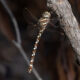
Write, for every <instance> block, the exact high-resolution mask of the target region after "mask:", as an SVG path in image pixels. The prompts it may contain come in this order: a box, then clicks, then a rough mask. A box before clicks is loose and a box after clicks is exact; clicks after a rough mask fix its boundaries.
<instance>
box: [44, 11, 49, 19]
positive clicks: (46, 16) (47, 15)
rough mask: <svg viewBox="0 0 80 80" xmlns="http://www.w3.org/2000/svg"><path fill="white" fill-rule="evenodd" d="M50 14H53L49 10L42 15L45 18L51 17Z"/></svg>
mask: <svg viewBox="0 0 80 80" xmlns="http://www.w3.org/2000/svg"><path fill="white" fill-rule="evenodd" d="M50 16H51V14H50V13H49V12H48V11H46V12H44V14H43V15H42V17H44V18H50Z"/></svg>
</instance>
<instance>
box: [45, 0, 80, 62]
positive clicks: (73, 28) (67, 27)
mask: <svg viewBox="0 0 80 80" xmlns="http://www.w3.org/2000/svg"><path fill="white" fill-rule="evenodd" d="M47 6H48V7H50V8H51V9H52V10H53V11H55V12H56V14H57V15H58V17H59V18H60V17H62V18H60V22H61V25H63V26H64V27H62V29H63V30H64V32H65V33H66V35H67V37H68V38H69V40H70V42H71V44H72V47H73V49H74V50H75V52H76V53H77V57H78V59H79V61H80V28H79V24H78V22H77V20H76V18H75V16H74V14H73V12H72V9H71V6H70V4H69V2H68V0H48V2H47Z"/></svg>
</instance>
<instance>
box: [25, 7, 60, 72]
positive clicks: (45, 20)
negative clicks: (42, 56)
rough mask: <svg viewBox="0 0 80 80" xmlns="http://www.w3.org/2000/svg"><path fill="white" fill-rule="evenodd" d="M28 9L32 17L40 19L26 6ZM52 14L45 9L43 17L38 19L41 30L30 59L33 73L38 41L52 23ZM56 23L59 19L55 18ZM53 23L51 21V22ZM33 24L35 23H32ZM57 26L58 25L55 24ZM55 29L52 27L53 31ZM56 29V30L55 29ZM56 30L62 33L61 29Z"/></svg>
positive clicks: (30, 69)
mask: <svg viewBox="0 0 80 80" xmlns="http://www.w3.org/2000/svg"><path fill="white" fill-rule="evenodd" d="M26 10H27V11H28V12H29V13H30V15H31V16H32V17H34V19H35V20H38V19H37V18H36V17H35V16H33V14H32V13H31V12H30V11H29V10H28V9H27V8H26ZM51 16H52V14H51V12H48V11H45V12H44V13H43V14H42V17H41V18H40V19H39V20H38V25H39V26H40V30H39V33H38V35H37V39H36V41H35V44H34V48H33V50H32V56H31V60H30V65H29V69H28V72H29V73H31V71H32V68H33V64H34V59H35V55H36V51H37V47H38V43H39V41H40V38H41V36H42V34H43V32H44V31H45V29H46V27H47V25H48V23H50V20H51V19H50V18H51ZM53 22H54V24H55V23H56V22H58V21H56V22H55V19H54V21H53ZM50 24H51V23H50ZM32 25H33V24H32ZM51 25H52V26H53V24H51ZM55 26H56V25H55ZM55 26H54V27H55ZM46 30H49V29H46ZM53 30H54V29H52V31H53ZM54 31H55V30H54ZM56 32H58V33H60V32H59V31H57V30H56Z"/></svg>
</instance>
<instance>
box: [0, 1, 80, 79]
mask: <svg viewBox="0 0 80 80" xmlns="http://www.w3.org/2000/svg"><path fill="white" fill-rule="evenodd" d="M3 2H5V3H6V4H3ZM69 2H70V4H71V6H72V10H73V13H74V15H75V16H76V18H77V20H78V22H79V23H80V5H79V4H80V0H69ZM46 3H47V1H46V0H1V1H0V80H41V79H42V80H80V65H79V63H78V62H77V61H76V55H75V52H74V50H73V49H72V47H71V44H70V42H69V40H68V38H67V36H66V35H65V33H64V31H63V30H62V29H61V26H62V25H60V22H59V19H58V17H57V15H56V14H55V12H53V13H52V14H51V19H50V22H49V24H48V26H47V29H46V30H45V31H44V33H43V35H42V37H41V40H40V43H39V45H38V49H37V54H36V57H35V62H34V68H35V69H36V72H37V75H38V76H37V75H36V74H35V73H34V72H32V73H31V74H29V73H28V67H29V66H28V62H27V61H26V60H25V57H24V56H23V54H22V52H21V51H20V49H19V48H18V47H17V46H16V45H14V44H13V40H15V41H17V38H16V31H15V27H14V23H13V21H12V18H11V16H10V14H9V11H8V9H9V10H10V12H11V14H12V15H13V17H15V19H16V21H17V24H18V28H19V30H20V36H21V41H22V42H21V46H22V49H23V50H24V51H25V54H26V56H27V57H28V58H29V60H30V58H31V54H32V49H33V46H34V43H35V41H36V37H37V35H38V31H39V29H40V26H39V25H38V24H37V23H38V19H39V18H40V17H41V15H42V14H43V12H44V11H46V10H49V11H51V10H50V9H49V8H47V4H46ZM6 6H8V9H7V8H5V7H6ZM28 58H26V59H27V60H28Z"/></svg>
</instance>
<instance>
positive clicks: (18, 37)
mask: <svg viewBox="0 0 80 80" xmlns="http://www.w3.org/2000/svg"><path fill="white" fill-rule="evenodd" d="M0 1H1V3H2V5H3V6H4V8H5V9H6V11H7V13H8V14H9V16H10V18H11V20H12V22H13V25H14V27H15V31H16V38H17V42H18V43H19V44H21V37H20V31H19V28H18V24H17V21H16V19H15V17H14V16H13V14H12V12H11V10H10V9H9V8H8V6H7V4H6V3H5V1H4V0H0Z"/></svg>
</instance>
